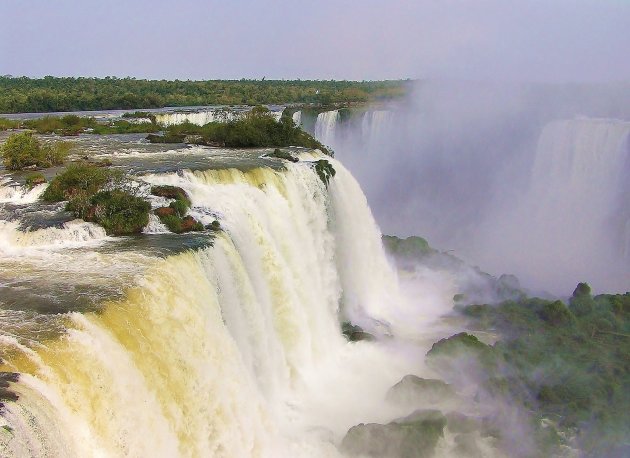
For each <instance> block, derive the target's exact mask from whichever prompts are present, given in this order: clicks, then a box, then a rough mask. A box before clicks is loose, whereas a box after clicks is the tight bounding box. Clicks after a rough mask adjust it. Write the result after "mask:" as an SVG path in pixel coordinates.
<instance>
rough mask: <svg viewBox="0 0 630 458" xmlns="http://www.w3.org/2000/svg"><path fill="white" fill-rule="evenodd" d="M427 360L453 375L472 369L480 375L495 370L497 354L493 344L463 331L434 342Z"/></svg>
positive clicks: (435, 367) (435, 366)
mask: <svg viewBox="0 0 630 458" xmlns="http://www.w3.org/2000/svg"><path fill="white" fill-rule="evenodd" d="M426 360H427V363H428V364H429V365H430V366H431V367H433V368H434V369H438V370H441V371H445V373H447V374H450V375H451V376H453V374H460V375H462V374H466V373H467V372H472V371H475V372H477V373H478V374H477V375H479V373H491V372H492V370H494V368H495V367H496V364H497V355H496V354H495V352H494V349H493V348H492V347H491V346H489V345H486V344H484V343H483V342H481V341H480V340H479V339H478V338H477V337H475V336H473V335H471V334H468V333H466V332H461V333H459V334H455V335H453V336H451V337H448V338H446V339H442V340H440V341H438V342H436V343H434V344H433V346H432V347H431V349H430V350H429V351H428V352H427V355H426ZM470 375H472V373H471V374H470Z"/></svg>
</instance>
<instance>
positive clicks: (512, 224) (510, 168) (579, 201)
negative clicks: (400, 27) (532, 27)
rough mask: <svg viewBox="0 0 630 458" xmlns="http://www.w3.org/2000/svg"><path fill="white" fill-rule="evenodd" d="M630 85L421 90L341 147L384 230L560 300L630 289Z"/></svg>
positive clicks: (432, 86)
mask: <svg viewBox="0 0 630 458" xmlns="http://www.w3.org/2000/svg"><path fill="white" fill-rule="evenodd" d="M629 107H630V85H628V84H608V85H603V84H602V85H576V84H553V85H551V84H511V83H501V84H499V83H474V82H455V81H441V82H419V83H417V84H416V85H415V88H414V90H413V91H412V93H411V94H410V95H409V97H408V98H407V99H406V100H405V101H403V102H400V103H397V104H394V105H390V106H385V107H383V106H380V107H378V109H379V110H381V111H388V112H390V115H389V116H387V117H385V118H383V120H382V121H381V122H380V125H379V126H378V128H377V129H375V128H374V126H372V130H373V131H375V132H376V133H375V132H372V133H371V134H369V135H366V133H365V129H362V126H361V124H360V123H356V122H355V123H347V124H346V125H345V126H344V125H342V126H341V127H340V128H339V129H338V133H337V135H336V140H335V143H336V144H335V145H334V146H335V150H336V152H337V154H338V157H339V158H340V159H341V160H342V161H344V163H346V164H347V165H348V167H349V168H350V169H351V170H352V172H353V173H354V174H355V175H356V176H357V178H358V180H359V182H360V183H361V185H362V187H363V188H364V189H365V192H366V195H367V197H368V201H369V202H370V205H371V207H372V209H373V211H374V214H375V216H376V218H377V221H378V223H379V225H380V227H381V228H382V230H383V232H384V233H386V234H396V235H401V236H407V235H420V236H423V237H426V238H427V239H428V240H429V242H430V243H431V244H432V245H434V246H436V247H437V248H440V249H442V250H454V251H455V254H456V255H458V256H462V257H463V258H464V259H466V260H467V261H468V262H471V263H473V264H476V265H479V266H480V267H481V268H482V269H483V270H486V271H489V272H490V273H492V274H495V275H499V274H502V273H513V274H516V275H517V276H518V277H519V278H520V279H521V280H522V282H523V284H524V286H526V287H529V288H531V289H535V290H538V291H540V290H543V289H544V290H546V291H549V292H552V293H557V294H566V292H567V291H571V288H572V287H573V286H575V284H576V283H577V282H578V281H589V282H591V284H592V285H593V286H594V288H595V289H596V290H599V291H622V292H623V291H625V290H626V289H627V285H628V280H629V279H630V275H629V272H630V268H629V265H630V262H629V261H628V251H627V246H628V241H627V235H626V227H627V224H628V219H627V217H628V206H627V204H626V202H627V196H628V189H627V186H626V185H624V183H625V182H627V177H628V173H627V170H628V163H627V161H628V156H629V155H628V133H629V132H630V123H628V122H627V121H629V120H630V108H629Z"/></svg>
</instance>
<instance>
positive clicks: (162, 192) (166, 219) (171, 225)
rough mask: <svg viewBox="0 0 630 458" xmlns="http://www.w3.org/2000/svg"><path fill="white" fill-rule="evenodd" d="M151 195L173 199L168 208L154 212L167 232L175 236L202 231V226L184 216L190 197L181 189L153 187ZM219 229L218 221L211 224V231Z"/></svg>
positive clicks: (175, 187) (189, 203) (188, 206)
mask: <svg viewBox="0 0 630 458" xmlns="http://www.w3.org/2000/svg"><path fill="white" fill-rule="evenodd" d="M151 194H153V195H154V196H158V197H164V198H165V199H175V200H173V202H171V203H170V204H169V206H168V207H161V208H157V209H156V210H155V214H156V215H157V216H158V217H159V218H160V221H161V222H162V224H164V225H165V226H166V227H167V228H168V230H169V231H171V232H173V233H175V234H181V233H182V232H191V231H203V230H204V227H203V224H201V223H200V222H199V221H197V220H196V219H194V218H193V217H192V216H186V213H187V212H188V209H189V208H190V205H191V202H190V197H188V194H186V191H184V190H183V189H182V188H179V187H177V186H169V185H163V186H153V187H151ZM215 223H216V225H215ZM220 227H221V226H220V225H219V222H218V221H214V222H213V223H212V224H211V229H213V230H218V229H220Z"/></svg>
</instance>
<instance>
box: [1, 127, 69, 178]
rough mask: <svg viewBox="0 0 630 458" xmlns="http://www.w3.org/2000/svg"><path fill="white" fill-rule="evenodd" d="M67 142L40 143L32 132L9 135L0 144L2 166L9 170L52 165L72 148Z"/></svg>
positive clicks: (62, 159)
mask: <svg viewBox="0 0 630 458" xmlns="http://www.w3.org/2000/svg"><path fill="white" fill-rule="evenodd" d="M72 146H73V145H72V144H71V143H68V142H56V143H54V144H53V145H41V144H40V142H39V140H37V138H35V137H34V136H33V133H32V132H21V133H19V134H13V135H11V136H10V137H9V138H8V139H7V141H6V142H5V143H4V145H2V150H1V151H2V157H3V163H4V166H5V167H6V168H7V169H9V170H22V169H24V168H27V167H52V166H53V165H59V164H62V163H63V161H64V160H65V159H66V157H67V156H68V152H69V151H70V149H71V148H72Z"/></svg>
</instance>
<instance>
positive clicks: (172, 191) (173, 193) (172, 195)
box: [151, 185, 190, 206]
mask: <svg viewBox="0 0 630 458" xmlns="http://www.w3.org/2000/svg"><path fill="white" fill-rule="evenodd" d="M151 194H153V195H154V196H158V197H164V198H165V199H175V200H182V201H184V202H187V203H188V206H190V198H189V197H188V194H187V193H186V191H184V190H183V189H182V188H180V187H179V186H171V185H160V186H152V187H151Z"/></svg>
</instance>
